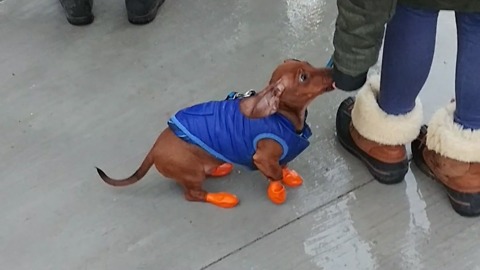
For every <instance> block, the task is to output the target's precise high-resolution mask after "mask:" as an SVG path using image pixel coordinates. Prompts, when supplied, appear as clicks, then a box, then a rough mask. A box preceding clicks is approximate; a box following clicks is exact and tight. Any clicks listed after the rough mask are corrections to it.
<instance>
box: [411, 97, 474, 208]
mask: <svg viewBox="0 0 480 270" xmlns="http://www.w3.org/2000/svg"><path fill="white" fill-rule="evenodd" d="M453 112H454V105H449V106H447V108H444V109H441V110H439V111H438V112H437V113H436V114H435V115H434V116H433V117H432V121H431V122H430V127H429V128H428V133H427V126H423V127H422V129H421V130H420V135H419V136H418V138H417V139H416V140H415V141H413V142H412V146H411V147H412V154H413V160H414V162H415V164H416V165H417V167H418V168H419V169H420V170H421V171H422V172H424V173H425V174H426V175H428V176H429V177H431V178H433V179H435V180H437V181H439V182H440V183H442V184H443V185H444V186H445V188H446V190H447V194H448V197H449V199H450V203H451V205H452V207H453V209H454V210H455V211H456V212H457V213H458V214H460V215H462V216H468V217H474V216H479V215H480V132H479V131H470V130H462V129H461V127H460V126H459V125H458V124H454V123H453ZM445 119H446V120H445ZM450 121H451V122H450ZM449 122H450V123H449Z"/></svg>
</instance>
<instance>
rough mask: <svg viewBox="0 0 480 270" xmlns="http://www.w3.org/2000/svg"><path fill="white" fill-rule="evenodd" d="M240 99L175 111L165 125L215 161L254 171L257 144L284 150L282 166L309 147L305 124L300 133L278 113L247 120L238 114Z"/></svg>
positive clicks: (309, 134)
mask: <svg viewBox="0 0 480 270" xmlns="http://www.w3.org/2000/svg"><path fill="white" fill-rule="evenodd" d="M239 103H240V99H233V100H223V101H210V102H205V103H201V104H197V105H194V106H191V107H188V108H185V109H182V110H180V111H178V112H177V113H176V114H175V115H174V116H172V117H171V118H170V119H169V121H168V126H169V127H170V128H171V129H172V131H173V132H174V133H175V135H176V136H177V137H179V138H180V139H182V140H184V141H186V142H188V143H192V144H195V145H197V146H199V147H201V148H202V149H203V150H205V151H207V152H208V153H210V154H211V155H213V156H214V157H215V158H217V159H219V160H221V161H223V162H228V163H232V164H240V165H244V166H246V167H248V168H250V169H251V170H255V169H257V168H256V166H255V164H254V163H253V155H254V154H255V149H256V145H257V142H258V141H259V140H261V139H266V138H268V139H273V140H275V141H277V142H278V143H279V144H280V145H281V146H282V149H283V154H282V157H281V159H280V164H281V165H285V164H287V163H288V162H290V161H291V160H293V159H294V158H295V157H297V156H298V155H299V154H300V153H301V152H303V151H304V150H305V149H306V148H307V147H308V146H309V144H310V143H309V141H308V138H310V136H311V135H312V133H311V130H310V127H309V126H308V125H307V123H306V122H305V125H304V128H303V130H302V131H301V133H297V132H295V127H294V126H293V124H292V123H291V122H290V121H289V120H288V119H287V118H285V117H284V116H282V115H281V114H278V113H275V114H273V115H271V116H268V117H264V118H259V119H250V118H247V117H245V116H244V115H243V114H242V113H241V112H240V106H239Z"/></svg>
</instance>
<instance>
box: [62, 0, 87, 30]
mask: <svg viewBox="0 0 480 270" xmlns="http://www.w3.org/2000/svg"><path fill="white" fill-rule="evenodd" d="M60 3H61V4H62V7H63V9H64V10H65V15H66V17H67V21H68V22H69V23H70V24H73V25H86V24H90V23H92V22H93V14H92V6H93V0H60Z"/></svg>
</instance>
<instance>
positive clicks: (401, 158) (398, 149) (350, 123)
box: [336, 76, 422, 184]
mask: <svg viewBox="0 0 480 270" xmlns="http://www.w3.org/2000/svg"><path fill="white" fill-rule="evenodd" d="M379 85H380V79H379V78H378V77H377V76H374V77H372V78H369V80H368V81H367V83H366V84H365V85H364V86H363V87H362V88H361V89H360V90H359V92H358V94H357V96H356V98H353V97H349V98H347V99H345V100H344V101H343V102H342V103H341V105H340V107H339V108H338V111H337V119H336V128H337V139H338V141H339V142H340V144H341V145H342V146H343V147H344V148H345V149H346V150H348V151H349V152H350V153H352V154H353V155H354V156H356V157H357V158H359V159H360V160H361V161H362V162H363V163H364V164H365V165H366V166H367V168H368V170H369V171H370V173H371V174H372V176H373V177H374V178H375V179H376V180H378V181H379V182H380V183H383V184H396V183H399V182H401V181H403V179H404V177H405V174H406V173H407V171H408V159H407V153H406V148H405V144H407V143H410V142H411V141H413V140H414V139H415V138H416V136H417V134H418V130H419V129H420V125H421V121H422V107H421V104H420V102H419V101H417V106H416V107H415V109H414V110H413V111H412V112H410V113H408V114H406V115H402V116H394V115H387V114H386V113H385V112H383V111H382V110H381V109H380V107H379V106H378V104H377V101H376V96H377V95H378V91H379Z"/></svg>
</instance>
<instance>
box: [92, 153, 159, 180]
mask: <svg viewBox="0 0 480 270" xmlns="http://www.w3.org/2000/svg"><path fill="white" fill-rule="evenodd" d="M152 165H153V157H152V152H151V151H150V152H149V153H148V154H147V156H146V157H145V159H144V160H143V162H142V165H140V167H139V168H138V169H137V171H136V172H135V173H134V174H132V176H130V177H128V178H125V179H112V178H110V177H109V176H107V175H106V174H105V173H104V172H103V171H102V170H101V169H99V168H97V172H98V175H100V177H101V178H102V179H103V181H104V182H105V183H107V184H109V185H112V186H116V187H123V186H128V185H131V184H134V183H136V182H138V181H140V179H142V178H143V177H144V176H145V174H147V172H148V170H149V169H150V167H152Z"/></svg>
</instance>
